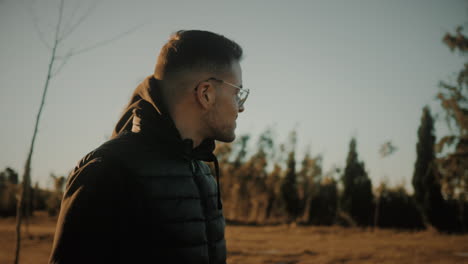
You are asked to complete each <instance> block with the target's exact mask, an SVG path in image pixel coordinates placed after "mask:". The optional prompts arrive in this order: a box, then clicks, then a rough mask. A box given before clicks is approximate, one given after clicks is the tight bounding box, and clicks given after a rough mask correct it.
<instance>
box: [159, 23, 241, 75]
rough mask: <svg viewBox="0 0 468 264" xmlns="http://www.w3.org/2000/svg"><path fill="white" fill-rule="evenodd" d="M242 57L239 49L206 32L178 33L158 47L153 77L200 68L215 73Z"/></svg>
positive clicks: (233, 43)
mask: <svg viewBox="0 0 468 264" xmlns="http://www.w3.org/2000/svg"><path fill="white" fill-rule="evenodd" d="M241 58H242V48H241V47H240V46H239V44H237V43H235V42H234V41H232V40H230V39H228V38H226V37H224V36H223V35H219V34H216V33H213V32H209V31H203V30H179V31H177V32H176V33H174V34H173V35H171V37H170V39H169V40H168V41H167V43H166V44H165V45H164V46H163V47H162V48H161V51H160V53H159V57H158V61H157V63H156V68H155V70H154V74H155V77H162V78H165V77H170V76H171V75H172V74H174V73H177V72H180V71H183V70H190V69H196V68H201V69H203V70H213V71H217V70H220V69H224V68H227V67H230V66H231V63H232V62H234V61H240V60H241Z"/></svg>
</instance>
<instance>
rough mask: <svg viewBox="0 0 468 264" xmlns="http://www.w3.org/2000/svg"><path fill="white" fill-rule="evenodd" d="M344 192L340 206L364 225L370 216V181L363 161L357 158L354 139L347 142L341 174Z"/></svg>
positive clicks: (368, 222)
mask: <svg viewBox="0 0 468 264" xmlns="http://www.w3.org/2000/svg"><path fill="white" fill-rule="evenodd" d="M342 180H343V185H344V192H343V196H342V202H341V208H342V209H343V211H345V212H347V213H348V214H350V215H351V217H352V218H353V219H354V220H355V221H356V223H357V224H358V225H361V226H366V225H369V224H370V223H371V216H372V208H373V206H372V200H373V194H372V183H371V181H370V179H369V177H368V176H367V172H366V170H365V168H364V162H360V161H359V160H358V154H357V151H356V139H354V138H352V139H351V142H350V144H349V152H348V157H347V159H346V168H345V171H344V174H343V178H342Z"/></svg>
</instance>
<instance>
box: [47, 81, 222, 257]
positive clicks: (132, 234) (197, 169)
mask: <svg viewBox="0 0 468 264" xmlns="http://www.w3.org/2000/svg"><path fill="white" fill-rule="evenodd" d="M152 82H155V80H154V79H151V78H147V79H146V80H145V81H144V82H143V83H142V84H141V85H140V86H139V87H138V88H137V90H136V91H135V94H134V95H135V96H134V97H133V98H132V101H131V102H130V104H129V107H128V108H127V111H126V112H125V113H124V115H123V117H122V119H121V120H120V122H119V124H118V125H117V127H116V133H115V137H114V138H113V139H111V140H110V141H108V142H106V143H104V144H103V145H102V146H100V147H99V148H97V149H96V150H94V151H93V152H91V153H90V154H88V155H87V156H86V157H84V158H83V159H82V160H81V161H80V162H79V164H78V165H77V167H76V168H75V169H74V171H73V172H72V173H71V175H70V176H69V178H68V181H67V186H66V190H65V194H64V199H63V201H62V207H61V211H60V216H59V220H58V223H57V231H56V235H55V240H54V246H53V249H52V254H51V257H50V263H186V264H190V263H194V264H195V263H196V264H202V263H203V264H208V263H209V264H218V263H226V243H225V239H224V228H225V221H224V217H223V214H222V204H221V200H220V196H219V187H218V185H217V184H216V181H215V179H214V178H213V176H212V175H211V170H210V168H209V167H208V165H206V164H205V163H204V162H203V161H212V162H214V163H215V168H216V172H217V173H218V164H217V161H216V158H215V156H214V155H213V154H212V151H213V150H214V141H212V140H205V141H204V142H203V143H202V144H201V145H200V146H199V147H198V148H195V149H192V144H193V143H192V141H191V140H182V139H181V137H180V135H179V133H178V131H177V129H176V128H175V126H174V123H173V122H172V120H171V119H170V118H169V117H168V115H166V114H164V110H163V109H165V108H164V107H163V106H161V103H159V104H157V102H156V100H155V97H156V96H157V95H156V94H157V93H156V91H155V89H157V88H156V86H157V84H155V83H152ZM142 91H146V92H148V91H150V93H147V94H146V95H145V94H144V93H142ZM147 95H151V97H150V98H148V97H147ZM145 97H146V98H145ZM130 121H131V122H130Z"/></svg>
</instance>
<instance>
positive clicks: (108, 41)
mask: <svg viewBox="0 0 468 264" xmlns="http://www.w3.org/2000/svg"><path fill="white" fill-rule="evenodd" d="M144 24H145V23H141V24H138V25H136V26H134V27H132V28H131V29H129V30H127V31H125V32H122V33H120V34H118V35H116V36H115V37H112V38H110V39H107V40H103V41H99V42H97V43H95V44H93V45H90V46H88V47H86V48H82V49H79V50H77V51H75V52H74V53H73V54H72V56H74V55H78V54H81V53H84V52H87V51H90V50H93V49H95V48H98V47H101V46H104V45H106V44H108V43H110V42H113V41H116V40H118V39H120V38H122V37H124V36H125V35H128V34H131V33H133V32H134V31H135V30H137V29H138V28H140V27H141V26H143V25H144Z"/></svg>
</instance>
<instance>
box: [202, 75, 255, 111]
mask: <svg viewBox="0 0 468 264" xmlns="http://www.w3.org/2000/svg"><path fill="white" fill-rule="evenodd" d="M206 81H217V82H221V83H225V84H227V85H229V86H232V87H234V88H236V89H239V93H238V94H237V96H236V101H237V105H238V107H239V108H241V107H242V106H243V105H244V103H245V101H246V100H247V97H248V96H249V93H250V90H249V89H247V88H243V87H240V86H237V85H235V84H232V83H230V82H226V81H224V80H221V79H218V78H215V77H211V78H208V79H206V80H205V82H206ZM197 87H198V85H197Z"/></svg>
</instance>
